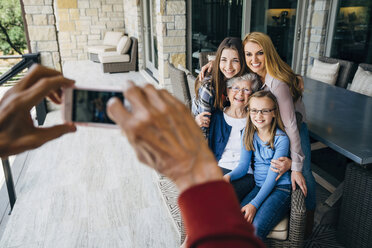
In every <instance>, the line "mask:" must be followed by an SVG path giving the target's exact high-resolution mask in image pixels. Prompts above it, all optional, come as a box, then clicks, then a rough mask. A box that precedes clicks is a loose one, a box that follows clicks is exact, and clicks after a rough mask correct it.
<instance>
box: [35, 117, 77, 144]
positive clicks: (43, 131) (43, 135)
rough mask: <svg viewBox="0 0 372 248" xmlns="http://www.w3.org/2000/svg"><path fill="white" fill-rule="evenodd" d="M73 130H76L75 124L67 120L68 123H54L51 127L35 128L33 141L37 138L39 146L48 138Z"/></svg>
mask: <svg viewBox="0 0 372 248" xmlns="http://www.w3.org/2000/svg"><path fill="white" fill-rule="evenodd" d="M75 131H76V126H75V124H74V123H72V122H69V123H65V124H61V125H56V126H52V127H42V128H36V134H35V136H34V137H35V141H37V140H39V142H40V144H39V146H40V145H42V144H44V143H46V142H48V141H50V140H53V139H56V138H58V137H61V136H62V135H64V134H66V133H71V132H75ZM35 143H37V142H35Z"/></svg>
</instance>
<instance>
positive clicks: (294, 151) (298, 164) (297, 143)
mask: <svg viewBox="0 0 372 248" xmlns="http://www.w3.org/2000/svg"><path fill="white" fill-rule="evenodd" d="M272 93H273V94H274V95H275V96H276V98H277V100H278V104H279V111H280V116H281V119H282V120H283V124H284V127H285V132H286V133H287V135H288V138H289V140H290V149H291V159H292V168H291V169H292V171H299V172H301V171H302V166H303V161H304V159H305V156H304V154H303V152H302V149H301V138H300V133H299V130H298V128H297V121H296V114H295V109H294V104H293V100H292V96H291V93H290V92H289V87H288V85H286V84H285V83H280V84H279V85H278V86H277V87H276V88H275V89H272Z"/></svg>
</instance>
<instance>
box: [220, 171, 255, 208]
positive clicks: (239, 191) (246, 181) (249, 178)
mask: <svg viewBox="0 0 372 248" xmlns="http://www.w3.org/2000/svg"><path fill="white" fill-rule="evenodd" d="M220 168H221V170H222V173H223V174H224V175H225V174H227V173H229V172H230V171H231V170H228V169H225V168H222V167H220ZM230 183H231V184H232V186H233V188H234V190H235V193H236V196H237V197H238V200H239V202H241V201H242V200H243V198H244V197H245V196H246V195H247V194H248V193H249V192H251V190H252V189H253V187H254V186H255V185H256V183H255V182H254V177H253V174H247V175H245V176H244V177H242V178H239V179H238V180H234V181H231V182H230Z"/></svg>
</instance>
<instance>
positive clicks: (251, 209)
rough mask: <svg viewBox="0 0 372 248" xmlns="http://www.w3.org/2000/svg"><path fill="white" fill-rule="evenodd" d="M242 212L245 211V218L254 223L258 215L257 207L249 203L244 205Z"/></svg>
mask: <svg viewBox="0 0 372 248" xmlns="http://www.w3.org/2000/svg"><path fill="white" fill-rule="evenodd" d="M241 212H242V213H244V219H246V220H247V222H249V223H252V222H253V219H254V217H255V216H256V212H257V209H256V207H255V206H253V205H252V204H250V203H248V204H247V205H245V206H244V207H242V209H241Z"/></svg>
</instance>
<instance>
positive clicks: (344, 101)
mask: <svg viewBox="0 0 372 248" xmlns="http://www.w3.org/2000/svg"><path fill="white" fill-rule="evenodd" d="M303 102H304V104H305V108H306V122H307V125H308V129H309V135H310V137H312V138H313V139H315V140H317V141H320V142H322V143H324V144H325V145H326V146H328V147H330V148H331V149H333V150H335V151H336V152H338V153H340V154H342V155H344V156H345V157H347V158H349V159H351V160H352V161H353V162H352V163H349V164H348V166H347V169H346V172H345V180H344V182H343V184H342V185H341V186H342V189H341V193H342V194H340V191H337V190H336V191H337V192H335V193H334V194H338V197H341V196H342V198H341V208H340V214H339V218H338V225H337V238H338V240H339V241H340V242H341V243H342V244H343V245H345V246H346V247H372V194H371V192H372V170H371V169H372V97H369V96H366V95H362V94H359V93H356V92H353V91H350V90H347V89H344V88H341V87H337V86H334V85H330V84H326V83H323V82H320V81H317V80H314V79H311V78H308V77H305V78H304V92H303Z"/></svg>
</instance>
